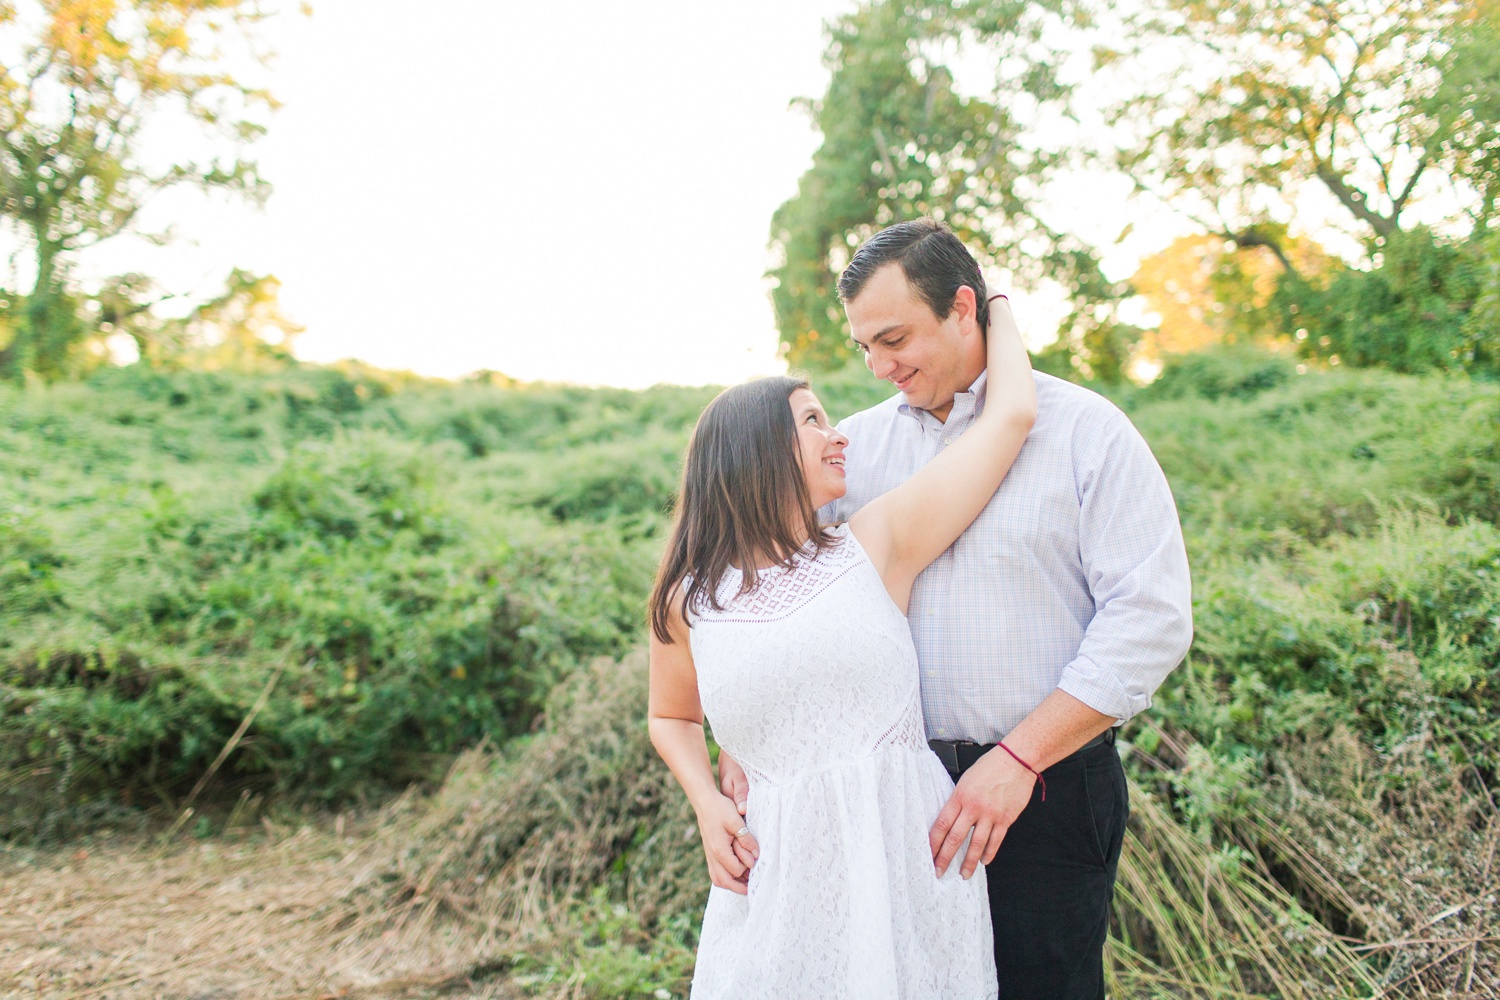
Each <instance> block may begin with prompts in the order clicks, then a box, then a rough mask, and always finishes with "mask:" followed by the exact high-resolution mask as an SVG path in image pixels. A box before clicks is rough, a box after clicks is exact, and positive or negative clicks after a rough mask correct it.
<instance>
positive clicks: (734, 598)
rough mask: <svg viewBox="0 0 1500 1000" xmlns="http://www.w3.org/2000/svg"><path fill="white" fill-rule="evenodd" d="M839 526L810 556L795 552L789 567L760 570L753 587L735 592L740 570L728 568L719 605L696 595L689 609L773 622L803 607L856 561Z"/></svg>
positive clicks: (718, 618)
mask: <svg viewBox="0 0 1500 1000" xmlns="http://www.w3.org/2000/svg"><path fill="white" fill-rule="evenodd" d="M857 544H858V543H856V542H854V541H852V540H851V539H850V537H849V535H848V529H847V528H843V529H840V533H839V540H838V542H837V544H835V545H834V546H833V547H832V548H829V549H825V550H824V551H823V552H822V553H821V554H817V553H814V555H813V556H812V557H809V556H807V555H799V556H797V558H796V560H795V561H794V562H793V563H792V565H791V567H790V568H788V567H783V566H773V567H771V568H770V569H764V570H761V571H760V572H759V574H758V576H759V579H758V580H757V582H756V587H755V589H754V590H752V591H750V593H748V594H742V593H740V592H739V588H740V581H741V579H742V574H741V572H740V571H739V570H737V569H732V568H731V569H730V570H729V572H727V573H725V574H724V579H722V580H720V581H719V592H718V595H717V596H718V599H719V607H720V608H721V609H722V610H717V611H716V610H714V608H713V606H712V605H710V604H709V603H708V601H707V599H705V598H703V597H699V599H698V600H697V601H696V602H695V604H694V607H693V613H694V614H695V615H697V616H698V617H700V618H711V619H713V620H714V621H718V622H738V623H756V622H777V621H781V620H782V619H784V618H787V617H789V616H790V615H793V614H795V613H796V612H798V611H800V610H801V609H802V608H804V607H806V606H807V605H808V604H809V603H810V602H811V601H812V600H813V599H814V598H815V597H817V596H818V595H819V594H821V593H823V591H825V590H827V589H828V588H829V587H831V586H833V585H834V584H835V583H837V582H838V581H839V579H841V578H842V577H843V576H844V575H845V574H847V573H848V572H849V571H850V570H852V569H854V568H855V567H856V566H858V565H859V561H860V560H859V550H858V548H857Z"/></svg>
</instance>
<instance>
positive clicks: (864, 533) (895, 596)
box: [849, 299, 1036, 611]
mask: <svg viewBox="0 0 1500 1000" xmlns="http://www.w3.org/2000/svg"><path fill="white" fill-rule="evenodd" d="M985 344H986V346H985V351H986V366H987V368H988V370H989V378H988V385H987V389H986V393H985V405H984V412H983V413H982V414H981V415H980V416H979V417H978V419H976V420H975V421H974V424H973V425H972V426H971V427H969V429H968V430H966V431H964V432H963V434H961V435H960V436H959V437H958V438H957V439H956V440H954V442H953V443H952V444H950V445H948V447H946V448H945V449H943V451H942V452H941V453H940V454H939V455H938V456H937V457H936V458H934V459H933V460H932V461H930V462H928V463H927V465H925V466H924V467H923V468H922V470H921V471H920V472H918V473H917V474H916V475H914V476H912V477H911V478H910V479H908V480H907V481H906V482H904V483H902V484H901V485H900V486H898V487H896V488H895V489H894V490H891V491H890V492H889V493H887V494H885V495H884V496H882V497H880V498H878V499H876V500H873V501H871V502H870V503H869V504H867V505H866V506H865V507H864V508H863V509H861V510H860V512H859V513H858V514H856V515H854V517H852V518H850V520H849V528H850V530H851V531H853V532H854V535H855V537H856V538H858V539H859V541H860V544H861V545H863V546H864V547H865V550H866V551H867V552H869V553H870V558H871V560H872V561H873V562H874V563H875V567H876V569H878V570H879V571H880V576H881V579H882V580H884V581H885V586H886V590H887V591H889V592H890V595H891V599H892V600H894V601H895V602H896V604H897V606H898V607H900V608H901V609H902V610H903V611H904V610H905V609H906V605H907V601H908V599H909V598H910V596H911V587H912V583H913V582H914V581H915V580H916V578H917V574H919V573H921V572H922V570H924V569H926V568H927V566H928V565H929V564H930V563H931V562H932V561H933V560H934V559H936V558H937V557H938V556H940V555H941V554H942V553H943V551H944V550H945V549H947V548H948V546H950V545H952V544H953V542H954V541H955V540H956V539H957V538H958V536H959V535H961V534H963V532H964V529H965V528H967V527H968V526H969V525H970V524H971V523H972V522H973V521H974V518H976V517H978V516H979V512H980V511H982V510H983V509H984V506H985V504H987V503H989V500H990V497H992V496H994V495H995V490H996V489H998V488H999V486H1000V481H1001V480H1003V479H1004V478H1005V474H1006V473H1007V472H1009V471H1010V467H1011V463H1013V462H1014V461H1015V460H1016V456H1017V455H1018V454H1020V451H1021V446H1022V445H1023V444H1025V443H1026V436H1027V435H1028V434H1030V433H1031V427H1032V425H1033V424H1034V423H1035V422H1036V383H1035V382H1034V381H1033V379H1032V373H1031V358H1030V356H1029V355H1028V354H1027V353H1026V348H1025V347H1024V346H1022V344H1021V334H1020V331H1019V330H1018V329H1017V328H1016V321H1015V317H1014V315H1012V313H1011V311H1010V302H1009V301H1008V300H1006V299H998V300H996V301H994V302H991V303H990V326H989V330H988V332H987V334H986V338H985Z"/></svg>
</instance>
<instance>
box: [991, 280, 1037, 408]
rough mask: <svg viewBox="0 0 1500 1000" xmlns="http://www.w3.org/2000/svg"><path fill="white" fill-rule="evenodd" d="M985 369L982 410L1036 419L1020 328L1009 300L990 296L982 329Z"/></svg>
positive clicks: (1027, 359) (1033, 388)
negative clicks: (985, 326)
mask: <svg viewBox="0 0 1500 1000" xmlns="http://www.w3.org/2000/svg"><path fill="white" fill-rule="evenodd" d="M984 345H985V368H986V370H987V371H988V372H989V388H988V389H987V390H986V402H985V410H986V412H988V411H990V410H991V408H993V409H995V410H996V411H1000V412H996V413H995V414H993V415H994V416H1001V415H1002V413H1009V414H1014V415H1015V416H1017V417H1020V418H1021V419H1023V420H1028V421H1033V422H1034V421H1035V420H1036V383H1035V382H1034V381H1033V379H1032V377H1031V355H1030V354H1028V353H1027V352H1026V347H1025V345H1023V344H1022V343H1021V331H1020V328H1019V327H1017V326H1016V317H1015V314H1014V313H1012V312H1011V311H1010V299H1008V298H1006V297H1005V296H1004V295H992V296H990V325H989V329H988V330H986V331H985V338H984Z"/></svg>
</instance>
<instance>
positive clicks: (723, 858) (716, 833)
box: [698, 794, 760, 896]
mask: <svg viewBox="0 0 1500 1000" xmlns="http://www.w3.org/2000/svg"><path fill="white" fill-rule="evenodd" d="M698 834H699V836H701V837H702V838H703V853H704V854H705V855H707V857H708V877H709V878H710V879H712V880H713V883H714V885H716V886H718V887H719V888H720V889H728V890H729V891H730V892H737V893H739V894H740V895H741V896H743V895H746V894H747V893H748V892H749V891H750V869H751V868H752V867H753V866H754V865H755V862H756V860H757V859H758V858H759V857H760V844H758V843H756V841H755V837H754V835H752V834H751V833H750V831H749V829H748V828H747V827H746V826H745V817H743V816H741V815H740V811H739V810H738V809H737V808H735V805H734V801H733V800H732V799H727V798H725V797H724V796H723V795H717V794H716V795H713V796H711V797H709V800H708V801H707V802H706V803H705V804H704V805H703V806H702V807H701V808H699V809H698Z"/></svg>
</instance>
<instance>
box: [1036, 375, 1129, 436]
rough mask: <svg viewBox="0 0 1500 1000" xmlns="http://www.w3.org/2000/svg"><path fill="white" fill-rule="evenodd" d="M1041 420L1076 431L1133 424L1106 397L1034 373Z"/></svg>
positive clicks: (1052, 377) (1053, 376) (1090, 390)
mask: <svg viewBox="0 0 1500 1000" xmlns="http://www.w3.org/2000/svg"><path fill="white" fill-rule="evenodd" d="M1033 376H1034V377H1035V379H1036V404H1037V416H1038V420H1039V421H1040V420H1045V421H1047V422H1048V423H1052V424H1054V425H1055V426H1057V427H1059V428H1062V427H1067V428H1069V429H1072V430H1075V431H1077V430H1084V431H1097V430H1105V429H1108V428H1112V427H1113V428H1121V429H1123V428H1125V427H1132V426H1133V425H1132V424H1131V422H1130V418H1129V417H1127V416H1126V415H1125V412H1124V411H1123V410H1121V409H1120V408H1119V407H1118V406H1116V405H1115V404H1114V403H1113V402H1111V401H1110V400H1109V399H1108V398H1106V397H1105V396H1102V395H1100V394H1099V393H1097V392H1095V391H1094V390H1092V389H1086V388H1084V387H1083V386H1081V385H1078V384H1077V383H1074V382H1069V381H1067V380H1066V379H1060V378H1058V377H1056V376H1055V375H1048V374H1047V373H1045V372H1034V373H1033Z"/></svg>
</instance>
